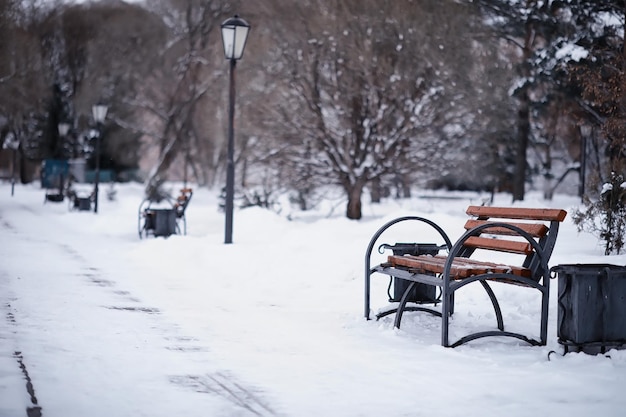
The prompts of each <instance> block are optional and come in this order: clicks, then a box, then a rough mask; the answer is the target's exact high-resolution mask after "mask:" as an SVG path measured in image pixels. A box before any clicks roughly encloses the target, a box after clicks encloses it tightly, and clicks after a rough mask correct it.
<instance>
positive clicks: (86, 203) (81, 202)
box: [74, 197, 91, 211]
mask: <svg viewBox="0 0 626 417" xmlns="http://www.w3.org/2000/svg"><path fill="white" fill-rule="evenodd" d="M74 208H75V209H76V210H79V211H90V210H91V198H90V197H76V198H75V199H74Z"/></svg>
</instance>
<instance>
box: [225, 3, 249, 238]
mask: <svg viewBox="0 0 626 417" xmlns="http://www.w3.org/2000/svg"><path fill="white" fill-rule="evenodd" d="M221 28H222V42H223V43H224V55H225V57H226V59H228V60H229V61H230V84H229V94H228V96H229V100H228V103H229V105H228V161H227V166H226V202H225V206H224V208H225V212H226V227H225V234H224V243H233V200H234V196H235V159H234V154H235V143H234V140H235V138H234V135H235V132H234V130H235V127H234V122H235V67H236V66H237V61H238V60H239V59H241V57H242V56H243V50H244V48H245V47H246V40H247V39H248V32H249V30H250V25H249V24H248V22H246V21H245V20H243V19H241V18H240V17H239V16H238V15H235V16H234V17H231V18H230V19H226V20H225V21H224V22H223V23H222V25H221Z"/></svg>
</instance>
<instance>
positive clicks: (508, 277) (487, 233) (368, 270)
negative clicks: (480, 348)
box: [365, 206, 567, 347]
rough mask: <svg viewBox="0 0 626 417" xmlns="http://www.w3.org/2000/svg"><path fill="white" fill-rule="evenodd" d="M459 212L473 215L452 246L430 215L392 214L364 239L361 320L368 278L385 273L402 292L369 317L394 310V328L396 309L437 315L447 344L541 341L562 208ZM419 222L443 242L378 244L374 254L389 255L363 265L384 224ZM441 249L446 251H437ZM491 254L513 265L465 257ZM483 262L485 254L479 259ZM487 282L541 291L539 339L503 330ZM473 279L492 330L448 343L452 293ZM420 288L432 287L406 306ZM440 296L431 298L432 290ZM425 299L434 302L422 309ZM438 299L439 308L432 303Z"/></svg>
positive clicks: (398, 312)
mask: <svg viewBox="0 0 626 417" xmlns="http://www.w3.org/2000/svg"><path fill="white" fill-rule="evenodd" d="M466 212H467V214H468V215H470V216H472V217H473V219H470V220H468V221H467V222H466V223H465V230H466V232H465V233H464V234H463V235H462V236H461V237H460V238H459V239H458V240H457V241H456V243H454V244H452V242H451V241H450V239H449V238H448V236H447V234H446V233H445V232H444V230H443V229H442V228H441V227H440V226H439V225H437V224H436V223H434V222H433V221H431V220H428V219H426V218H423V217H417V216H406V217H400V218H397V219H394V220H392V221H390V222H388V223H386V224H385V225H383V226H382V227H381V228H380V229H379V230H378V231H377V232H376V233H375V234H374V236H373V237H372V239H371V240H370V243H369V245H368V248H367V251H366V255H365V317H366V318H367V319H369V318H370V280H371V277H372V275H373V274H383V275H387V276H389V277H392V278H393V280H394V286H399V287H400V288H401V289H402V291H401V295H400V296H399V297H398V299H392V300H390V301H394V302H397V305H394V306H393V308H392V309H389V310H387V311H383V312H381V313H379V314H378V315H377V318H380V317H382V316H385V315H388V314H392V313H395V314H396V317H395V327H398V328H399V327H400V322H401V320H402V314H403V312H404V311H426V312H429V313H432V314H435V315H437V316H440V317H441V320H442V324H441V345H442V346H445V347H455V346H458V345H461V344H463V343H466V342H469V341H471V340H474V339H478V338H481V337H486V336H510V337H515V338H518V339H521V340H524V341H526V342H528V343H530V344H532V345H545V344H546V342H547V327H548V300H549V294H550V270H549V266H548V262H549V260H550V256H551V255H552V251H553V249H554V245H555V243H556V238H557V235H558V230H559V224H560V223H561V222H562V221H563V220H564V219H565V216H566V215H567V212H566V211H564V210H559V209H543V208H515V207H487V206H470V207H468V209H467V211H466ZM412 220H415V221H419V222H423V223H426V224H428V225H429V226H431V227H433V228H434V229H435V230H436V231H437V232H438V233H439V235H440V236H441V238H442V239H443V241H444V243H443V244H441V245H436V244H420V243H409V244H406V243H404V244H395V245H388V244H383V245H381V246H380V247H379V251H381V250H384V249H391V250H392V251H393V255H390V256H389V257H388V258H387V262H384V263H381V264H379V265H377V266H375V267H371V255H372V251H373V249H374V245H375V244H376V242H377V241H378V239H379V237H380V236H381V235H382V234H383V232H385V231H386V230H387V229H389V228H390V227H391V226H393V225H395V224H397V223H400V222H404V221H412ZM441 250H447V251H448V253H447V254H446V255H440V254H439V252H440V251H441ZM484 251H497V252H506V253H511V254H517V255H520V256H519V257H518V258H519V259H520V262H519V263H516V264H511V265H502V264H500V263H498V262H491V261H486V260H478V259H475V258H470V257H471V256H474V255H475V254H479V253H480V254H482V256H481V258H484V257H485V254H489V253H490V252H484ZM487 259H489V258H488V257H487ZM488 281H496V282H501V283H506V284H515V285H521V286H524V287H528V288H532V289H536V290H539V292H540V293H541V323H540V337H539V340H537V339H534V338H531V337H528V336H526V335H524V334H521V333H516V332H510V331H505V330H504V323H503V318H502V312H501V309H500V304H499V303H498V300H497V298H496V295H495V293H494V292H493V290H492V288H491V287H490V285H489V283H488ZM473 282H479V283H480V284H481V285H482V286H483V288H484V289H485V291H486V292H487V294H488V296H489V298H490V300H491V303H492V304H493V308H494V312H495V315H496V321H497V323H496V324H497V330H496V329H494V330H486V331H477V332H474V333H471V334H469V335H466V336H464V337H462V338H460V339H459V340H457V341H455V342H454V343H450V341H449V336H448V333H449V318H450V316H452V314H453V313H454V295H455V292H456V291H457V290H459V289H460V288H463V287H464V286H466V285H468V284H470V283H473ZM420 288H421V290H422V292H423V289H424V288H425V289H426V291H427V292H428V289H429V288H430V289H432V291H430V292H428V294H427V295H428V296H426V297H425V298H422V299H418V300H417V301H418V304H419V305H407V303H408V302H409V301H414V300H411V299H412V298H413V297H415V291H416V290H417V289H420ZM437 288H439V289H440V293H441V295H440V297H434V291H435V289H437ZM426 304H434V305H433V306H427V305H426ZM437 304H441V307H440V309H437V308H435V307H436V305H437Z"/></svg>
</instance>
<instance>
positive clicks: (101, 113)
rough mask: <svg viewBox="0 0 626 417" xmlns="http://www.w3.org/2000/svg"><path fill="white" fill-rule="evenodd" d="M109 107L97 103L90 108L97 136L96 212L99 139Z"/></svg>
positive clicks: (96, 209)
mask: <svg viewBox="0 0 626 417" xmlns="http://www.w3.org/2000/svg"><path fill="white" fill-rule="evenodd" d="M108 110H109V107H108V106H107V105H106V104H102V103H98V104H96V105H94V106H93V107H92V108H91V111H92V113H93V120H95V122H96V125H97V127H98V136H97V137H96V154H95V157H96V177H95V180H94V204H93V212H94V213H98V186H99V183H100V139H101V137H102V123H104V119H105V118H106V117H107V111H108Z"/></svg>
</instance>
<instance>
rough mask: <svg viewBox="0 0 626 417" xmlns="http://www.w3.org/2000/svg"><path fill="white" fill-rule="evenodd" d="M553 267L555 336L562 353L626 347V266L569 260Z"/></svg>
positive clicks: (592, 352) (595, 352)
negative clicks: (554, 278) (562, 348)
mask: <svg viewBox="0 0 626 417" xmlns="http://www.w3.org/2000/svg"><path fill="white" fill-rule="evenodd" d="M552 270H553V271H555V272H557V274H558V301H557V302H558V312H557V336H558V341H559V343H560V344H561V345H563V346H564V348H565V353H567V352H569V351H570V350H572V351H576V352H585V353H589V354H598V353H604V352H606V351H607V350H609V349H612V348H617V349H624V348H626V266H617V265H610V264H571V265H557V266H555V267H554V268H552Z"/></svg>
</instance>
